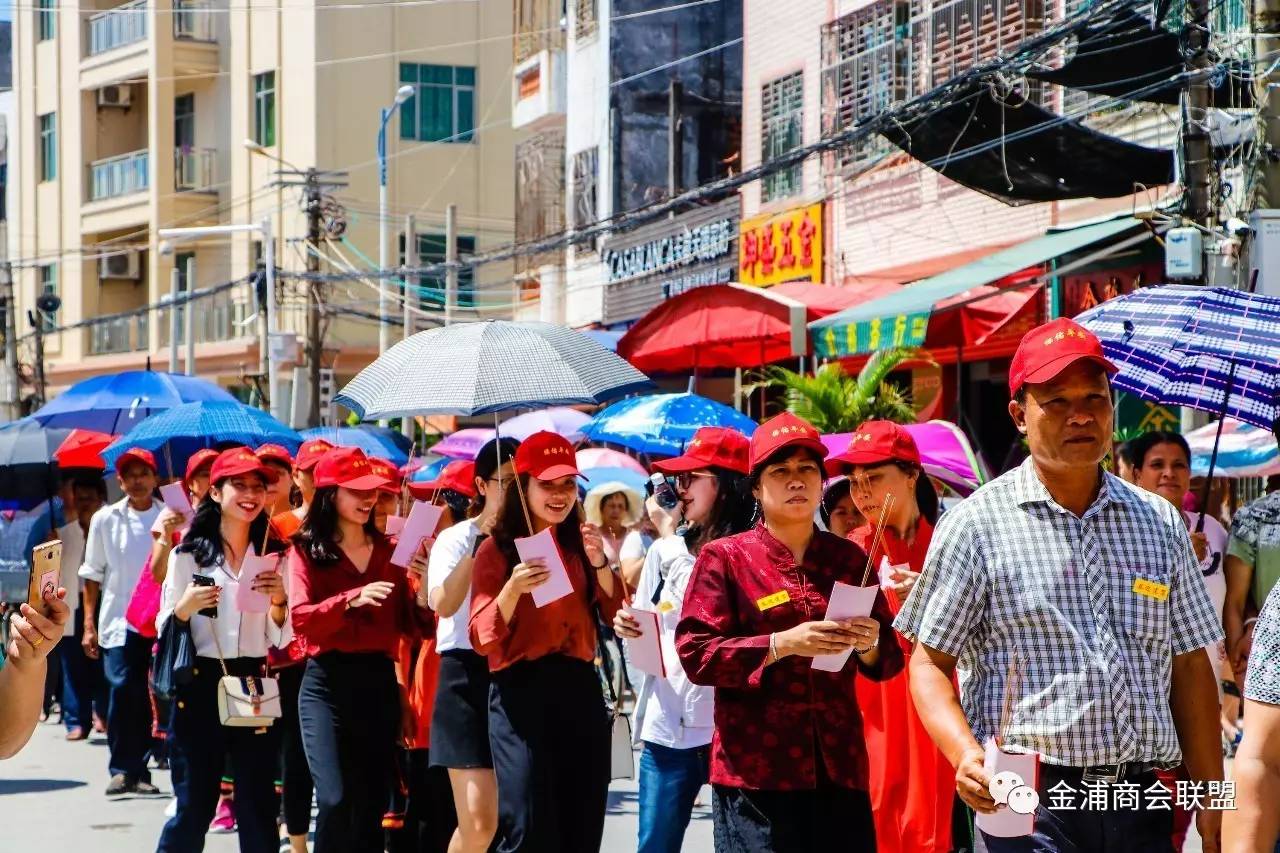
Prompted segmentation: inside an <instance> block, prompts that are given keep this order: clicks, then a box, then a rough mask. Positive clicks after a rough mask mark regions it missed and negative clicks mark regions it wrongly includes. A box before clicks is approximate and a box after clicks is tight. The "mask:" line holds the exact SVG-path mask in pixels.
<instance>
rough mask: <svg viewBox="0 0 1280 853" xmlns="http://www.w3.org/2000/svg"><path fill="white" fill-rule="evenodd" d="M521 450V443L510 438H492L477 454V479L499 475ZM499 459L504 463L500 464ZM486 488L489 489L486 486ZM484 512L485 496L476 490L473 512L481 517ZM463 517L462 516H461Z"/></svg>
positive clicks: (486, 479) (472, 506) (486, 478)
mask: <svg viewBox="0 0 1280 853" xmlns="http://www.w3.org/2000/svg"><path fill="white" fill-rule="evenodd" d="M519 449H520V442H518V441H516V440H515V439H514V438H511V437H509V436H505V435H504V436H502V437H501V438H491V439H489V440H488V441H486V442H485V444H484V447H481V448H480V452H479V453H477V454H476V479H477V480H485V481H486V483H487V481H488V480H489V479H491V478H492V477H493V475H494V474H496V473H497V471H498V468H500V467H501V465H505V464H507V463H508V462H510V461H511V460H513V459H515V458H516V451H517V450H519ZM499 457H501V459H502V462H501V465H500V464H499V461H498V459H499ZM485 488H488V485H487V484H486V486H485ZM483 510H484V494H482V493H481V491H480V490H479V489H476V496H475V499H474V500H472V502H471V512H472V513H473V514H475V515H479V514H480V513H481V512H482V511H483ZM459 517H461V516H459Z"/></svg>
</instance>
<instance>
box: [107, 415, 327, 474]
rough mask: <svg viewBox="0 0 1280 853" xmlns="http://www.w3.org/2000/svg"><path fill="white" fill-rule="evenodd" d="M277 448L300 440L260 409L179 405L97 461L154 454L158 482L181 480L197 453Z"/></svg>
mask: <svg viewBox="0 0 1280 853" xmlns="http://www.w3.org/2000/svg"><path fill="white" fill-rule="evenodd" d="M268 443H270V444H282V445H284V446H285V447H287V448H289V450H290V451H296V450H297V449H298V445H299V444H301V443H302V436H300V435H298V433H297V432H295V431H294V430H291V429H289V427H287V426H285V425H284V424H282V423H280V422H279V421H277V420H276V419H275V418H273V417H271V415H269V414H267V413H266V412H264V411H262V410H261V409H254V408H251V407H249V406H246V405H244V404H243V403H237V402H235V401H234V400H233V401H231V402H229V403H221V402H212V403H184V404H183V405H181V406H174V407H173V408H172V409H170V410H169V411H167V412H161V413H160V414H158V415H152V416H151V417H149V418H147V419H146V420H145V421H143V422H142V423H140V424H138V425H137V426H136V427H134V428H133V429H131V430H129V432H127V433H125V434H124V435H122V436H120V438H118V439H116V441H115V442H113V443H112V444H111V446H110V447H108V448H107V449H106V450H104V451H102V458H103V460H104V461H105V462H106V463H107V465H108V467H110V466H114V465H115V464H116V459H117V458H119V456H120V454H122V453H124V452H125V451H126V450H128V449H129V448H131V447H142V448H145V449H147V450H150V451H151V452H152V453H154V454H155V457H156V464H157V465H158V466H159V468H160V475H161V476H162V477H180V476H182V473H183V470H184V469H185V467H186V464H187V459H188V458H189V457H190V456H191V454H193V453H195V452H196V451H197V450H201V449H203V448H206V447H218V446H220V445H224V444H225V445H228V446H231V445H237V444H243V445H247V446H249V447H257V446H258V445H260V444H268Z"/></svg>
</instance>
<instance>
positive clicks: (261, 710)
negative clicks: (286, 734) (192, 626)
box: [213, 626, 281, 729]
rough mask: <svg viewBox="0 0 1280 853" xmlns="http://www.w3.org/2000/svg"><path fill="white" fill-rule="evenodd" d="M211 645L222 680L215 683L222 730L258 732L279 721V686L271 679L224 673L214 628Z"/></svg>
mask: <svg viewBox="0 0 1280 853" xmlns="http://www.w3.org/2000/svg"><path fill="white" fill-rule="evenodd" d="M213 627H214V630H213V644H214V645H215V646H217V648H218V662H219V663H220V664H222V678H220V679H218V719H220V720H221V721H222V724H223V725H224V726H235V727H237V728H239V727H243V728H253V729H260V728H264V727H266V726H269V725H271V724H272V723H274V722H275V721H276V720H278V719H280V716H281V710H280V682H279V680H277V679H275V678H271V677H270V676H246V677H243V678H242V677H240V676H236V675H232V674H231V673H229V672H227V662H226V661H225V660H224V659H223V657H222V644H221V643H220V642H219V641H218V631H217V627H216V626H213Z"/></svg>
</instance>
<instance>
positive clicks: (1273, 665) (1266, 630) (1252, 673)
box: [1244, 584, 1280, 705]
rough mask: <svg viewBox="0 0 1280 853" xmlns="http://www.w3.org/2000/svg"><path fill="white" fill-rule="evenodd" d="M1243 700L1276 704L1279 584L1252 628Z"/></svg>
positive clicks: (1279, 655) (1279, 678)
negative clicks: (1251, 641)
mask: <svg viewBox="0 0 1280 853" xmlns="http://www.w3.org/2000/svg"><path fill="white" fill-rule="evenodd" d="M1244 697H1245V698H1246V699H1252V700H1253V701H1255V702H1262V703H1263V704H1266V705H1280V584H1277V585H1276V586H1275V587H1273V588H1272V590H1271V594H1270V595H1268V596H1267V601H1266V603H1265V604H1263V605H1262V615H1260V616H1259V617H1258V624H1257V625H1255V626H1254V627H1253V648H1252V649H1250V650H1249V672H1248V674H1247V675H1246V676H1245V681H1244Z"/></svg>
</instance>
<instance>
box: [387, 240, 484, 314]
mask: <svg viewBox="0 0 1280 853" xmlns="http://www.w3.org/2000/svg"><path fill="white" fill-rule="evenodd" d="M455 242H456V243H457V249H458V260H459V261H465V260H466V259H467V258H469V257H471V256H472V255H474V254H475V253H476V238H475V237H473V236H470V235H466V234H459V235H458V236H457V237H456V238H455ZM448 245H449V242H448V240H447V239H446V238H445V235H444V234H419V235H418V265H419V266H424V267H426V266H431V265H432V264H443V263H444V262H445V260H446V258H445V247H447V246H448ZM404 261H405V258H404V234H401V235H400V263H401V264H404ZM416 283H417V285H418V287H419V288H421V289H420V290H419V291H418V307H420V308H421V309H422V310H423V311H443V310H444V298H445V273H444V272H443V271H441V272H435V273H431V274H430V275H425V276H420V277H419V278H417V279H416ZM475 289H476V270H475V267H473V266H470V265H466V266H460V267H458V296H457V300H458V301H457V307H459V308H472V307H474V306H475V302H476V297H475Z"/></svg>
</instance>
